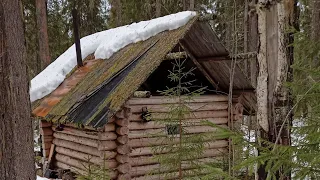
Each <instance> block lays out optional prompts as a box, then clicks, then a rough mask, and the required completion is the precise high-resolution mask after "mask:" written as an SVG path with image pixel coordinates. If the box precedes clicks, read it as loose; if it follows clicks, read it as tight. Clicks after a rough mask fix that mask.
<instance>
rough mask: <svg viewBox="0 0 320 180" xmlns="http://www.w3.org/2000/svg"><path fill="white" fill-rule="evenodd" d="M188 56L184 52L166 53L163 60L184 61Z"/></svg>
mask: <svg viewBox="0 0 320 180" xmlns="http://www.w3.org/2000/svg"><path fill="white" fill-rule="evenodd" d="M187 57H188V55H187V53H186V52H184V51H183V52H174V53H168V54H167V55H166V57H165V60H175V59H185V58H187Z"/></svg>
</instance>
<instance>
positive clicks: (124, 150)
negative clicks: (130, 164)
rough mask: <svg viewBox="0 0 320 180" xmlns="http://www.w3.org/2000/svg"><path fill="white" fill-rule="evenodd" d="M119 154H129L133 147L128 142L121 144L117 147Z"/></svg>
mask: <svg viewBox="0 0 320 180" xmlns="http://www.w3.org/2000/svg"><path fill="white" fill-rule="evenodd" d="M117 152H118V154H129V153H130V152H131V147H130V146H129V145H127V144H125V145H119V146H118V147H117Z"/></svg>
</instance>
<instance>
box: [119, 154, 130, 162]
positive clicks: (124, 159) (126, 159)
mask: <svg viewBox="0 0 320 180" xmlns="http://www.w3.org/2000/svg"><path fill="white" fill-rule="evenodd" d="M116 160H117V162H119V163H120V164H124V163H127V162H129V161H130V157H129V155H120V154H119V155H117V156H116Z"/></svg>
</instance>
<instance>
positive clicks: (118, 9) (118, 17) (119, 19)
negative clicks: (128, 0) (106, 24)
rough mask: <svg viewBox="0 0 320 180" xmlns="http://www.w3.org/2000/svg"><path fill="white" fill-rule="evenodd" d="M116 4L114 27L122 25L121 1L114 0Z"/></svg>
mask: <svg viewBox="0 0 320 180" xmlns="http://www.w3.org/2000/svg"><path fill="white" fill-rule="evenodd" d="M115 1H116V2H115V3H116V26H117V27H119V26H121V25H122V3H121V0H115Z"/></svg>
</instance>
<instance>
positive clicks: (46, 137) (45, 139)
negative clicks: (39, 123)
mask: <svg viewBox="0 0 320 180" xmlns="http://www.w3.org/2000/svg"><path fill="white" fill-rule="evenodd" d="M52 140H53V136H52V135H48V136H42V143H46V142H52Z"/></svg>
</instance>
